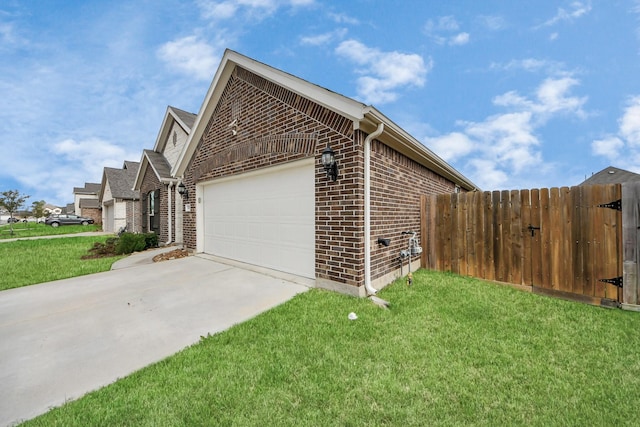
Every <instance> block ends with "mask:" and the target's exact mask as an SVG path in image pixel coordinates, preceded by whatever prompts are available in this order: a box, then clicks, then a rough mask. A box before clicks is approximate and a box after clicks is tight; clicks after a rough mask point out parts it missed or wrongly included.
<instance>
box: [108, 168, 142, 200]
mask: <svg viewBox="0 0 640 427" xmlns="http://www.w3.org/2000/svg"><path fill="white" fill-rule="evenodd" d="M139 167H140V163H138V162H131V161H128V160H125V162H124V165H123V167H122V169H116V168H104V173H103V175H102V182H103V183H104V184H106V183H107V182H109V189H110V190H111V196H112V197H113V198H114V199H128V200H136V199H139V198H140V192H139V191H134V190H133V183H134V181H135V179H136V174H137V173H138V168H139ZM102 188H103V189H102V190H101V191H100V198H99V199H100V200H101V201H102V198H103V196H104V186H102Z"/></svg>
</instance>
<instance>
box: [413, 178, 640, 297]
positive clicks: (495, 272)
mask: <svg viewBox="0 0 640 427" xmlns="http://www.w3.org/2000/svg"><path fill="white" fill-rule="evenodd" d="M621 194H622V193H621V186H620V185H619V184H618V185H607V186H598V185H595V186H583V187H571V188H569V187H561V188H557V187H553V188H541V189H531V190H519V191H517V190H511V191H508V190H503V191H493V192H482V193H480V192H476V193H458V194H456V193H454V194H444V195H437V196H426V197H423V198H421V207H420V211H421V215H422V217H423V220H422V221H423V223H422V225H421V236H424V237H423V239H426V242H424V243H423V246H424V248H425V251H426V252H428V253H427V254H425V255H424V256H423V258H422V261H423V265H425V266H427V267H429V268H434V269H437V270H442V271H452V272H455V273H458V274H462V275H471V276H473V277H480V278H483V279H487V280H497V281H501V282H507V283H513V284H516V285H527V286H532V287H533V289H539V290H540V291H541V292H542V293H551V294H558V295H562V296H567V295H574V297H575V298H576V299H580V300H582V301H587V302H594V301H598V300H600V299H602V298H603V297H605V296H606V297H607V298H611V299H615V300H619V299H620V295H619V289H618V287H617V286H615V285H613V284H604V283H603V282H599V281H598V280H599V279H603V278H604V279H610V278H615V277H619V276H621V275H622V260H621V259H620V256H622V253H623V252H622V250H623V240H622V236H621V232H622V221H621V213H620V212H619V211H615V210H613V209H609V208H602V207H597V206H598V205H600V204H603V203H609V202H612V201H614V200H617V199H620V198H621ZM636 210H637V209H636ZM627 246H628V245H627ZM625 250H626V251H627V252H630V251H629V250H628V249H627V248H626V247H625Z"/></svg>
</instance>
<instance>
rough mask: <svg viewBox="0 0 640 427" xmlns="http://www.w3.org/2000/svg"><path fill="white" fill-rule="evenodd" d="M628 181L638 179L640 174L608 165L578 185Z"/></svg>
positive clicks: (639, 179)
mask: <svg viewBox="0 0 640 427" xmlns="http://www.w3.org/2000/svg"><path fill="white" fill-rule="evenodd" d="M629 181H640V174H637V173H634V172H630V171H627V170H624V169H619V168H615V167H613V166H609V167H606V168H604V169H602V170H601V171H600V172H598V173H594V174H593V175H591V176H590V177H589V178H587V179H586V180H584V181H583V182H582V183H581V184H579V185H595V184H622V183H623V182H629Z"/></svg>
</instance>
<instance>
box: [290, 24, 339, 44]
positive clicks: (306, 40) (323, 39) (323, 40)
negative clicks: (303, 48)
mask: <svg viewBox="0 0 640 427" xmlns="http://www.w3.org/2000/svg"><path fill="white" fill-rule="evenodd" d="M346 35H347V29H346V28H340V29H337V30H334V31H330V32H328V33H323V34H316V35H314V36H305V37H301V38H300V43H301V44H303V45H309V46H323V45H327V44H329V43H331V42H333V41H334V40H341V39H342V38H344V36H346Z"/></svg>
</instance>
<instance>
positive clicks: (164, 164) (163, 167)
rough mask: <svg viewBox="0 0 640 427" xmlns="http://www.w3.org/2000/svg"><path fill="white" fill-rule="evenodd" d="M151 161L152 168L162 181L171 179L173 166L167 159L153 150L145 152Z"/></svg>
mask: <svg viewBox="0 0 640 427" xmlns="http://www.w3.org/2000/svg"><path fill="white" fill-rule="evenodd" d="M143 151H144V154H145V156H147V159H148V160H149V163H150V164H151V167H153V169H154V170H155V171H156V172H157V174H158V178H159V179H160V180H162V179H165V178H171V166H170V165H169V162H168V161H167V159H166V158H165V157H164V156H163V155H162V154H160V153H158V152H156V151H153V150H143Z"/></svg>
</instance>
